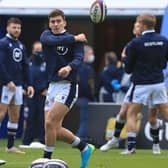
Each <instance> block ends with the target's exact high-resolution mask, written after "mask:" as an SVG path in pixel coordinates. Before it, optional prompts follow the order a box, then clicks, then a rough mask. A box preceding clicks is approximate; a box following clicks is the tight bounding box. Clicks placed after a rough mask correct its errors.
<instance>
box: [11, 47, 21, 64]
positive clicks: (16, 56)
mask: <svg viewBox="0 0 168 168" xmlns="http://www.w3.org/2000/svg"><path fill="white" fill-rule="evenodd" d="M22 57H23V55H22V50H21V49H19V48H15V49H14V50H13V59H14V61H16V62H20V61H22Z"/></svg>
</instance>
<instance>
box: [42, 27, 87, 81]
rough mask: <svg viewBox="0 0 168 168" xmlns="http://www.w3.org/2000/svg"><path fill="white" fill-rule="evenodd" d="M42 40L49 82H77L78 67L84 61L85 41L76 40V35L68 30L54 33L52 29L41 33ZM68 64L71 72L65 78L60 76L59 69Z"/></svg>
mask: <svg viewBox="0 0 168 168" xmlns="http://www.w3.org/2000/svg"><path fill="white" fill-rule="evenodd" d="M40 40H41V42H42V44H43V52H44V57H45V61H46V63H47V73H48V80H49V82H56V81H61V80H68V81H73V82H76V73H77V69H78V68H79V66H80V65H81V63H82V61H83V55H84V53H83V43H79V42H75V39H74V36H73V35H72V34H70V33H68V32H67V31H64V32H63V33H60V34H53V33H52V32H51V30H50V29H48V30H45V31H44V32H43V33H42V34H41V37H40ZM67 65H70V66H71V68H72V70H71V72H70V74H69V75H68V76H67V77H65V78H63V77H60V76H58V71H59V69H60V68H62V67H64V66H67Z"/></svg>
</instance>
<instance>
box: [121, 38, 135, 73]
mask: <svg viewBox="0 0 168 168" xmlns="http://www.w3.org/2000/svg"><path fill="white" fill-rule="evenodd" d="M134 53H135V44H134V43H133V42H132V41H131V42H130V43H129V44H128V45H127V47H126V56H125V57H124V59H123V61H124V63H125V71H126V72H127V73H128V74H130V73H132V71H133V69H134V66H135V61H136V55H135V54H134Z"/></svg>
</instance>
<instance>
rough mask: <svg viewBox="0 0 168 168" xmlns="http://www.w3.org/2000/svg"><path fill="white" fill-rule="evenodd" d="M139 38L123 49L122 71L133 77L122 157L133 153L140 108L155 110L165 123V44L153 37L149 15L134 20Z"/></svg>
mask: <svg viewBox="0 0 168 168" xmlns="http://www.w3.org/2000/svg"><path fill="white" fill-rule="evenodd" d="M136 23H139V24H140V27H141V30H142V33H141V34H142V35H141V36H139V37H138V38H134V39H133V40H131V41H130V42H129V43H128V45H127V48H126V57H125V60H124V62H125V69H126V72H127V73H131V74H132V77H131V78H132V87H130V89H129V91H128V92H130V93H131V94H130V104H129V108H128V111H127V132H128V133H127V138H128V145H127V150H126V151H124V152H123V153H122V154H132V153H135V149H136V122H137V121H136V116H137V113H138V112H139V111H141V109H142V107H143V105H147V104H148V103H150V104H151V106H152V107H156V108H157V109H158V110H159V112H160V113H161V114H162V116H163V117H164V119H165V120H166V121H167V120H168V100H167V94H166V88H165V85H164V76H163V69H164V68H165V67H166V63H167V59H168V40H167V39H166V38H165V37H163V36H161V35H159V34H157V33H155V25H156V17H155V16H154V15H152V14H141V15H139V16H137V18H136Z"/></svg>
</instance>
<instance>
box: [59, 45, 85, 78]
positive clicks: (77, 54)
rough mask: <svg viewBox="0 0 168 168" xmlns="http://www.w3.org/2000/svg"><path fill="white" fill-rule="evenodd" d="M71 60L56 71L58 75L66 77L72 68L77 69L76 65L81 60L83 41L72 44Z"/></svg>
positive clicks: (78, 64) (77, 65) (79, 63)
mask: <svg viewBox="0 0 168 168" xmlns="http://www.w3.org/2000/svg"><path fill="white" fill-rule="evenodd" d="M72 55H73V60H72V61H71V62H70V63H69V64H68V65H67V66H65V67H62V68H61V69H60V70H59V71H58V75H59V76H62V77H67V76H68V75H69V74H70V72H71V71H72V70H73V69H74V70H76V69H78V67H79V66H80V65H81V63H82V61H83V55H84V51H83V43H76V44H74V49H73V53H72Z"/></svg>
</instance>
